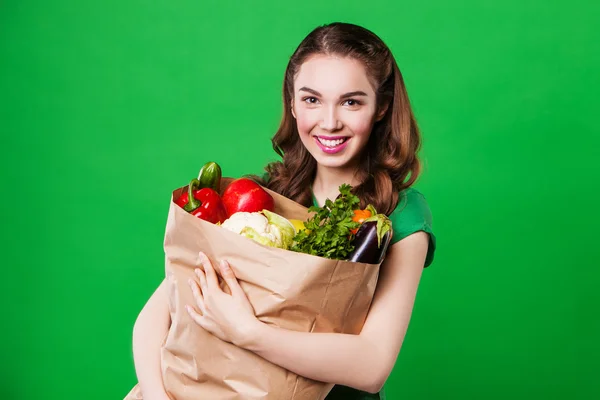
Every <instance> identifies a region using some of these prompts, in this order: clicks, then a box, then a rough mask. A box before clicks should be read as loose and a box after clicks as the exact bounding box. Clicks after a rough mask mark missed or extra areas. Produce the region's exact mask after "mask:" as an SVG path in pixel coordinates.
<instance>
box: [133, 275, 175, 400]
mask: <svg viewBox="0 0 600 400" xmlns="http://www.w3.org/2000/svg"><path fill="white" fill-rule="evenodd" d="M166 289H167V288H166V281H164V280H163V281H162V282H161V284H160V285H159V286H158V288H157V289H156V290H155V291H154V293H153V294H152V296H151V297H150V299H149V300H148V302H147V303H146V305H145V306H144V308H143V309H142V311H141V312H140V314H139V316H138V317H137V319H136V321H135V324H134V327H133V360H134V364H135V371H136V374H137V378H138V382H139V385H140V388H141V389H142V393H143V396H144V399H145V400H147V399H168V398H169V397H167V394H166V392H165V388H164V386H163V379H162V372H161V366H160V346H161V345H162V342H163V339H164V337H165V335H166V334H167V332H168V330H169V326H170V325H171V316H170V314H169V305H168V299H167V290H166Z"/></svg>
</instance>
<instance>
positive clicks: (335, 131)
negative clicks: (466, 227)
mask: <svg viewBox="0 0 600 400" xmlns="http://www.w3.org/2000/svg"><path fill="white" fill-rule="evenodd" d="M283 102H284V114H283V117H282V121H281V125H280V127H279V129H278V131H277V133H276V134H275V135H274V137H273V139H272V143H273V148H274V149H275V151H276V152H277V153H278V154H279V155H280V156H281V157H282V160H281V161H278V162H274V163H271V164H270V165H268V166H267V167H266V175H265V177H264V179H260V178H258V177H256V179H257V180H258V181H259V182H260V183H262V184H263V185H264V186H266V187H267V188H269V189H271V190H273V191H274V192H277V193H279V194H281V195H283V196H285V197H287V198H289V199H291V200H294V201H295V202H297V203H299V204H302V205H304V206H311V205H316V204H318V205H322V204H324V203H325V201H326V199H335V198H336V197H337V196H338V195H339V194H340V193H339V188H340V187H342V185H343V184H349V185H351V186H352V187H353V192H354V194H356V195H357V196H358V198H359V199H360V207H361V208H362V209H364V208H365V207H367V205H368V204H372V205H373V206H375V208H376V209H377V211H378V212H380V213H383V214H386V215H388V216H389V217H390V219H391V220H392V222H393V237H392V241H391V244H390V248H389V250H388V253H387V257H386V258H385V260H384V261H383V263H382V264H381V269H380V273H379V280H378V282H377V287H376V291H375V295H374V297H373V301H372V303H371V305H370V308H369V311H368V315H367V317H366V320H365V322H364V326H363V328H362V331H361V332H360V334H343V333H329V332H328V333H312V332H299V331H292V330H286V329H282V328H278V327H275V326H272V325H269V324H266V323H263V322H262V321H260V320H259V319H258V318H256V317H255V315H254V314H253V312H252V307H249V306H248V300H247V298H246V297H245V294H244V292H243V290H242V289H241V286H240V285H239V283H238V282H237V279H236V277H235V275H234V272H233V269H232V268H228V267H227V263H220V265H221V267H220V270H221V274H222V276H223V277H224V278H225V279H226V282H227V285H228V286H229V288H230V289H231V293H232V296H233V297H223V295H222V294H215V293H211V292H210V291H209V290H208V286H207V285H205V284H204V283H205V282H206V281H207V280H208V279H211V277H210V276H208V274H209V272H210V271H212V269H211V268H212V267H211V268H208V269H207V276H206V277H205V276H204V275H202V274H200V275H199V279H200V286H197V284H195V283H193V282H192V286H193V287H194V288H195V290H196V294H197V296H196V299H197V302H196V305H195V306H196V307H197V309H198V310H200V313H201V314H202V316H200V314H198V312H197V311H195V310H194V309H193V308H192V307H190V308H189V309H188V312H189V313H190V315H191V316H192V317H193V318H194V320H195V321H196V322H197V323H198V324H199V325H200V326H201V327H202V328H204V329H205V330H207V331H208V332H209V333H211V334H213V335H215V336H217V337H218V338H220V339H221V340H224V341H227V342H231V343H233V344H235V345H236V346H238V347H241V348H243V349H246V350H249V351H251V352H253V353H255V354H256V355H258V356H260V357H262V358H263V359H265V360H267V361H270V362H271V363H273V364H275V365H277V366H279V367H282V368H283V369H285V370H288V371H291V372H293V373H295V374H297V375H300V376H303V377H306V378H309V379H312V380H315V381H319V382H327V383H329V384H333V390H332V391H331V392H330V394H329V395H328V396H327V399H329V400H331V399H345V400H357V399H367V398H371V399H380V398H383V392H382V391H381V390H382V387H383V385H384V383H385V381H386V380H387V378H388V376H389V375H390V373H391V371H392V368H393V367H394V364H395V362H396V358H397V357H398V353H399V351H400V347H401V345H402V342H403V340H404V335H405V334H406V330H407V328H408V324H409V321H410V317H411V314H412V309H413V304H414V300H415V296H416V292H417V287H418V285H419V281H420V277H421V274H422V270H423V268H424V267H427V266H428V265H430V264H431V262H432V260H433V254H434V251H435V243H436V242H435V236H434V234H433V231H432V226H431V213H430V210H429V207H428V204H427V202H426V200H425V197H424V196H423V195H422V194H421V193H419V192H418V191H417V190H416V189H414V188H412V187H411V186H412V184H413V183H414V182H415V180H416V179H417V177H418V175H419V172H420V163H419V159H418V157H417V151H418V150H419V146H420V136H419V130H418V127H417V124H416V121H415V118H414V116H413V113H412V110H411V107H410V102H409V100H408V95H407V93H406V89H405V86H404V82H403V79H402V75H401V73H400V70H399V69H398V66H397V65H396V61H395V60H394V57H393V56H392V54H391V52H390V50H389V49H388V47H387V46H386V45H385V44H384V43H383V42H382V41H381V39H380V38H379V37H377V36H376V35H375V34H374V33H372V32H370V31H369V30H367V29H365V28H362V27H360V26H357V25H353V24H346V23H333V24H329V25H325V26H321V27H318V28H316V29H315V30H313V31H312V32H311V33H310V34H309V35H308V36H307V37H306V38H305V39H304V40H303V41H302V43H300V45H299V46H298V48H297V49H296V51H295V52H294V54H293V55H292V57H291V59H290V62H289V64H288V66H287V69H286V73H285V79H284V83H283ZM219 261H221V262H222V261H225V260H219ZM265 262H268V260H265ZM269 266H271V265H269ZM276 267H277V266H276V265H273V268H276ZM213 278H214V276H213ZM194 285H196V286H194ZM213 286H214V287H216V286H215V285H213ZM213 295H214V296H220V298H221V300H220V301H205V297H208V298H212V297H213ZM164 301H165V294H164V292H161V291H157V295H156V296H153V299H151V301H150V302H149V303H148V304H149V305H148V306H147V307H146V308H145V310H143V311H142V313H141V314H140V317H139V320H138V322H137V323H136V326H137V329H136V330H135V332H136V333H135V334H134V354H135V358H136V370H137V372H138V379H139V382H140V386H141V388H142V390H143V391H144V392H145V393H151V394H152V395H155V396H156V397H154V398H156V399H163V400H164V399H166V395H163V394H164V393H163V392H164V390H161V388H160V381H161V380H160V368H159V367H158V356H157V354H158V347H159V346H160V340H159V339H160V338H162V337H163V336H164V328H163V327H164V326H166V325H168V315H165V312H166V308H165V306H164ZM153 319H154V321H153ZM239 321H245V323H243V324H240V323H239ZM157 325H158V326H160V327H161V332H156V330H155V329H153V327H154V326H157ZM147 332H153V333H152V334H154V335H156V336H152V334H151V333H147ZM151 336H152V337H151ZM145 353H148V354H152V356H146V355H145ZM150 357H152V358H150ZM157 382H158V383H157ZM248 398H250V397H248ZM261 398H262V397H261ZM315 400H316V399H315Z"/></svg>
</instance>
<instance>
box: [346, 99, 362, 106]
mask: <svg viewBox="0 0 600 400" xmlns="http://www.w3.org/2000/svg"><path fill="white" fill-rule="evenodd" d="M344 103H346V104H347V105H349V106H350V107H355V106H359V105H360V104H361V103H360V101H358V100H354V99H348V100H346V101H345V102H344Z"/></svg>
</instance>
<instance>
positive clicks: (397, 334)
mask: <svg viewBox="0 0 600 400" xmlns="http://www.w3.org/2000/svg"><path fill="white" fill-rule="evenodd" d="M428 243H429V239H428V236H427V234H426V233H425V232H417V233H415V234H412V235H410V236H408V237H407V238H405V239H403V240H401V241H399V242H398V243H396V244H394V245H393V246H392V247H391V248H390V251H389V253H388V256H387V257H386V260H385V262H384V264H382V266H381V271H380V277H379V281H378V284H377V290H376V292H375V296H374V299H373V303H372V305H371V309H370V311H369V314H368V316H367V319H366V321H365V325H364V327H363V329H362V331H361V333H360V334H359V335H348V334H337V333H304V332H295V331H289V330H285V329H279V328H276V327H273V326H270V325H266V324H264V323H258V324H255V325H254V328H253V329H252V330H251V333H250V334H248V335H247V336H246V337H244V338H242V339H241V341H240V342H239V343H236V344H237V345H238V346H240V347H244V348H246V349H248V350H250V351H253V352H254V353H256V354H258V355H260V356H261V357H263V358H265V359H267V360H268V361H270V362H272V363H274V364H277V365H279V366H281V367H283V368H286V369H288V370H290V371H292V372H294V373H296V374H298V375H301V376H304V377H307V378H310V379H314V380H318V381H322V382H329V383H335V384H340V385H345V386H350V387H353V388H356V389H359V390H363V391H366V392H371V393H377V392H379V391H380V390H381V387H382V386H383V384H384V383H385V381H386V380H387V378H388V376H389V374H390V373H391V371H392V368H393V366H394V364H395V362H396V359H397V357H398V353H399V351H400V347H401V345H402V342H403V340H404V336H405V334H406V331H407V328H408V324H409V320H410V317H411V314H412V309H413V304H414V301H415V296H416V293H417V287H418V285H419V281H420V278H421V273H422V271H423V265H424V263H425V257H426V255H427V247H428Z"/></svg>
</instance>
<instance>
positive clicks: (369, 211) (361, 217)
mask: <svg viewBox="0 0 600 400" xmlns="http://www.w3.org/2000/svg"><path fill="white" fill-rule="evenodd" d="M375 214H377V211H375V208H374V207H373V206H372V205H371V204H369V205H368V206H367V208H365V209H364V210H354V217H352V221H354V222H358V223H359V224H362V223H363V222H365V220H366V219H367V218H370V217H372V216H373V215H375ZM350 232H352V233H353V234H355V235H356V232H358V228H355V229H352V230H351V231H350Z"/></svg>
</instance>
